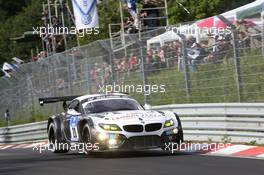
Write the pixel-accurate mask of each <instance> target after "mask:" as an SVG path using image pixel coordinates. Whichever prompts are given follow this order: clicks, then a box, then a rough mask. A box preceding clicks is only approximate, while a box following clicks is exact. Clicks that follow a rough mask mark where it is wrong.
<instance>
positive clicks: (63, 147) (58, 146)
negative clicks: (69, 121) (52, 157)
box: [48, 123, 69, 153]
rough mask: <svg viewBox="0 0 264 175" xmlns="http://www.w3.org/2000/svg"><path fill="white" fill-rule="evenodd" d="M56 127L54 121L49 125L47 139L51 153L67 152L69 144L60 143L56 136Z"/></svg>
mask: <svg viewBox="0 0 264 175" xmlns="http://www.w3.org/2000/svg"><path fill="white" fill-rule="evenodd" d="M56 135H57V134H56V129H55V125H54V123H51V124H50V125H49V130H48V139H49V149H50V150H51V151H52V152H53V153H67V152H69V145H68V144H67V143H60V142H59V141H58V139H57V137H56Z"/></svg>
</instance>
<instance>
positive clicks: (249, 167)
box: [0, 149, 264, 175]
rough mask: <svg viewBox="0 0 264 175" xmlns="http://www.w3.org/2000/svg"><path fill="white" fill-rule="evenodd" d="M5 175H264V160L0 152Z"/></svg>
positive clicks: (165, 154)
mask: <svg viewBox="0 0 264 175" xmlns="http://www.w3.org/2000/svg"><path fill="white" fill-rule="evenodd" d="M0 174H1V175H53V174H54V175H68V174H69V175H73V174H74V175H82V174H85V175H88V174H90V175H97V174H98V175H99V174H103V175H126V174H131V175H132V174H133V175H140V174H144V175H148V174H150V175H155V174H162V175H163V174H170V175H173V174H175V175H176V174H179V175H187V174H190V175H207V174H209V175H229V174H231V175H255V174H256V175H263V174H264V161H263V160H255V159H246V158H230V157H229V158H228V157H217V156H206V155H198V154H193V153H176V154H170V153H168V152H163V151H158V150H155V151H137V152H122V153H116V152H115V153H96V154H92V155H89V156H87V155H84V154H78V153H67V154H53V153H51V152H47V151H46V152H44V153H42V154H40V153H38V152H33V151H32V149H14V150H12V149H10V150H0Z"/></svg>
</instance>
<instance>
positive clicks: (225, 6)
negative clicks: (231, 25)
mask: <svg viewBox="0 0 264 175" xmlns="http://www.w3.org/2000/svg"><path fill="white" fill-rule="evenodd" d="M253 1H254V0H244V1H236V0H210V1H209V0H178V2H180V3H182V5H183V6H184V7H185V8H186V9H188V11H189V12H190V14H188V13H187V12H186V11H185V10H184V8H182V7H181V6H180V5H179V4H178V3H177V1H175V0H169V1H168V8H169V9H168V11H169V19H170V24H178V23H182V22H188V21H194V20H197V19H203V18H207V17H210V16H215V15H218V14H221V13H223V12H226V11H228V10H232V9H234V8H236V7H239V6H242V5H245V4H247V3H250V2H253Z"/></svg>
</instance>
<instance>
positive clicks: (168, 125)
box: [164, 119, 174, 128]
mask: <svg viewBox="0 0 264 175" xmlns="http://www.w3.org/2000/svg"><path fill="white" fill-rule="evenodd" d="M173 125H174V121H173V120H172V119H170V120H166V121H165V123H164V128H167V127H171V126H173Z"/></svg>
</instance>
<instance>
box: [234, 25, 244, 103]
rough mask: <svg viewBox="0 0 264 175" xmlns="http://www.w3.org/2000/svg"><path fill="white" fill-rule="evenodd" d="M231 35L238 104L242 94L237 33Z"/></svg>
mask: <svg viewBox="0 0 264 175" xmlns="http://www.w3.org/2000/svg"><path fill="white" fill-rule="evenodd" d="M232 34H233V49H234V61H235V67H236V83H237V93H238V102H241V99H242V95H243V94H242V92H243V85H242V78H241V66H240V50H239V43H238V36H237V31H236V30H233V32H232Z"/></svg>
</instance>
